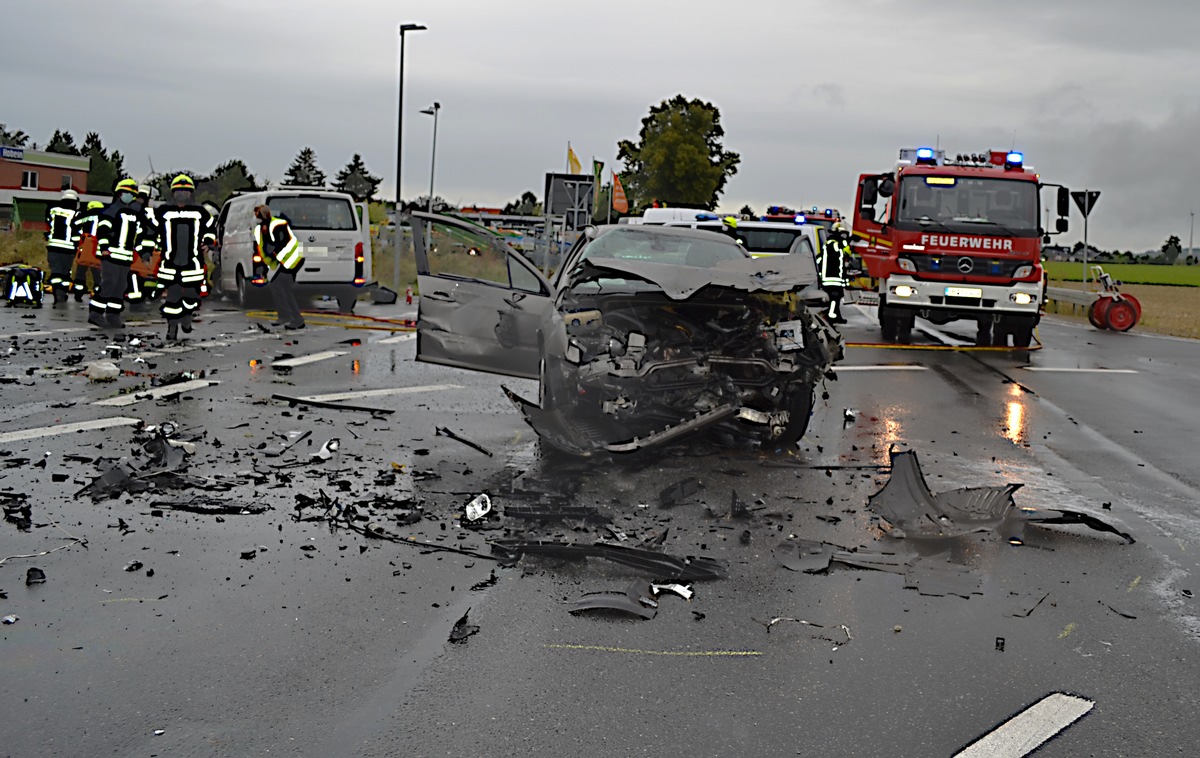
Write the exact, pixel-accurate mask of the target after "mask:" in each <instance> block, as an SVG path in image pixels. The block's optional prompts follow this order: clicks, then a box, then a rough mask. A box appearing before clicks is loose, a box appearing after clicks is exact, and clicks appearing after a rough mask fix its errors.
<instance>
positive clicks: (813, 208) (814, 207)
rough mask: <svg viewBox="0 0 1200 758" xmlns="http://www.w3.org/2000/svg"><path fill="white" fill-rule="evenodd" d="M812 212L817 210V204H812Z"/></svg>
mask: <svg viewBox="0 0 1200 758" xmlns="http://www.w3.org/2000/svg"><path fill="white" fill-rule="evenodd" d="M812 212H813V213H816V212H817V206H815V205H814V206H813V207H812Z"/></svg>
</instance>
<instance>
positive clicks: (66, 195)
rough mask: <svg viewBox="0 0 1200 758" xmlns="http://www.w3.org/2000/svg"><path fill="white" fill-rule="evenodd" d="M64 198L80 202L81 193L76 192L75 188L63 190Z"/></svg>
mask: <svg viewBox="0 0 1200 758" xmlns="http://www.w3.org/2000/svg"><path fill="white" fill-rule="evenodd" d="M62 199H63V200H74V201H76V202H79V195H77V194H75V190H63V193H62Z"/></svg>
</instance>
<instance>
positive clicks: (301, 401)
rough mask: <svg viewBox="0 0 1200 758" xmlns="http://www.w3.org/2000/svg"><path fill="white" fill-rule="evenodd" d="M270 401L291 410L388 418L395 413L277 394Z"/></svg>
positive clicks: (383, 409)
mask: <svg viewBox="0 0 1200 758" xmlns="http://www.w3.org/2000/svg"><path fill="white" fill-rule="evenodd" d="M271 399H272V400H282V401H283V402H285V403H287V404H288V406H289V407H291V408H295V407H296V406H297V405H307V406H309V407H310V408H326V409H328V410H331V411H352V412H358V413H370V414H372V415H374V414H383V415H386V416H390V415H391V414H393V413H395V411H393V410H389V409H387V408H366V407H364V406H361V405H347V404H345V403H331V402H327V401H325V400H314V399H312V398H304V397H291V396H290V395H281V394H278V393H276V394H274V395H271Z"/></svg>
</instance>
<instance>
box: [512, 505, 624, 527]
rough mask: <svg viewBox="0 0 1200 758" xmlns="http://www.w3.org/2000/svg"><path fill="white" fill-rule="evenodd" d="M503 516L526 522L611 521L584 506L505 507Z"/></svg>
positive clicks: (595, 522) (593, 522)
mask: <svg viewBox="0 0 1200 758" xmlns="http://www.w3.org/2000/svg"><path fill="white" fill-rule="evenodd" d="M504 515H505V516H507V517H508V518H517V519H524V520H527V521H564V520H566V519H573V520H578V521H586V522H588V523H592V524H607V523H608V522H610V521H612V517H611V516H607V515H605V514H603V513H601V512H600V511H598V510H596V509H595V508H592V507H589V506H586V505H546V506H537V505H506V506H504Z"/></svg>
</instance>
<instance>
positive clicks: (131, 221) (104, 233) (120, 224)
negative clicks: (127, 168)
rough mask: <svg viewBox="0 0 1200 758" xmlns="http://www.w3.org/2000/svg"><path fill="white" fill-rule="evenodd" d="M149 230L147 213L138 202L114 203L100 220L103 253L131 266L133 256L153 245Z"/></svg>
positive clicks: (100, 248) (101, 254)
mask: <svg viewBox="0 0 1200 758" xmlns="http://www.w3.org/2000/svg"><path fill="white" fill-rule="evenodd" d="M149 231H150V226H149V224H147V222H146V216H145V214H143V213H142V211H140V210H138V209H137V207H136V206H133V205H120V204H118V203H113V204H112V205H110V206H108V207H107V208H105V209H104V210H102V211H101V212H100V222H99V223H98V224H96V237H97V240H98V245H99V253H100V257H102V258H107V259H109V260H110V261H112V262H113V263H119V264H122V265H125V266H128V265H129V264H130V263H133V256H135V255H137V254H138V253H139V252H141V251H142V250H146V249H153V245H154V241H153V239H150V238H149V236H148V232H149Z"/></svg>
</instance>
